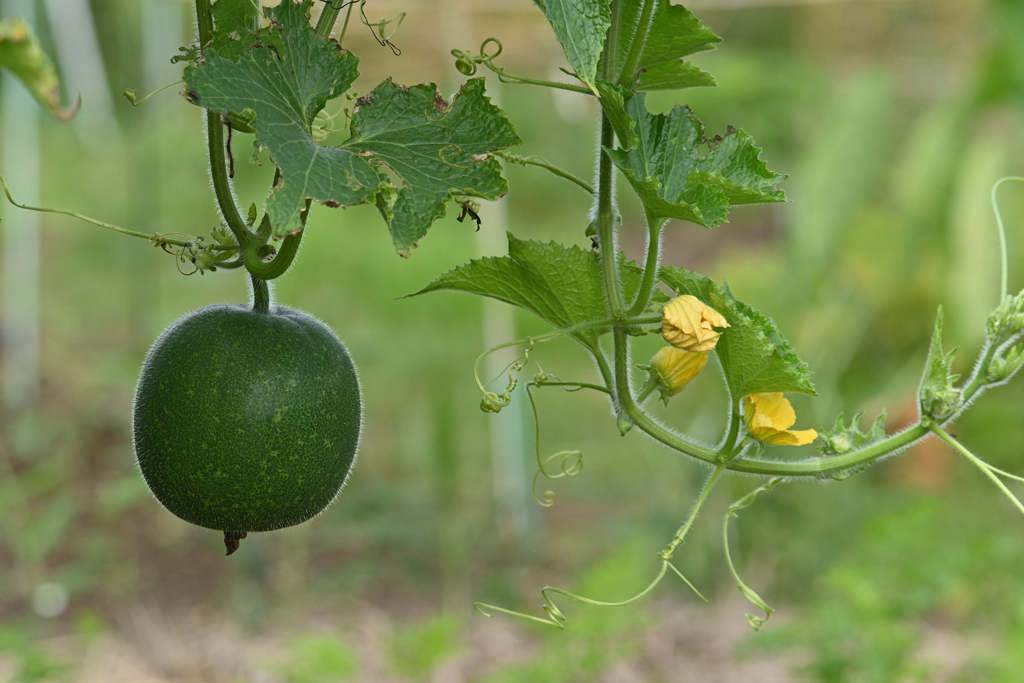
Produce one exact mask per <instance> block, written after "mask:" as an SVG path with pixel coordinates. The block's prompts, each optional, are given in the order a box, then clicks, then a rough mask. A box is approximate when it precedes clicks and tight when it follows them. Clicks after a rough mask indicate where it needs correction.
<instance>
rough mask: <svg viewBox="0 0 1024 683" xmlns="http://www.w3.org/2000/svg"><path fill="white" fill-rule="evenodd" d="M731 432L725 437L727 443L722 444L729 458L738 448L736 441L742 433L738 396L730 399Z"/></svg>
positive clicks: (723, 450) (723, 451)
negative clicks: (734, 449)
mask: <svg viewBox="0 0 1024 683" xmlns="http://www.w3.org/2000/svg"><path fill="white" fill-rule="evenodd" d="M729 410H730V412H729V431H728V433H726V435H725V443H723V444H722V453H724V454H726V455H727V456H728V455H730V454H731V453H732V451H733V448H735V447H736V439H737V437H738V436H739V433H740V399H739V397H738V396H735V397H730V399H729Z"/></svg>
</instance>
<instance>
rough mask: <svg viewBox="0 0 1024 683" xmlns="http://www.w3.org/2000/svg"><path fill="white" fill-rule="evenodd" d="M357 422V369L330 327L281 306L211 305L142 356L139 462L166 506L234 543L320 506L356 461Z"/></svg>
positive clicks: (137, 420)
mask: <svg viewBox="0 0 1024 683" xmlns="http://www.w3.org/2000/svg"><path fill="white" fill-rule="evenodd" d="M361 416H362V406H361V403H360V398H359V380H358V378H357V377H356V369H355V367H354V366H353V364H352V360H351V359H350V358H349V355H348V351H347V350H346V349H345V346H344V345H343V344H342V343H341V341H340V340H339V339H338V337H337V336H336V335H335V334H334V333H333V332H332V331H331V330H330V329H329V328H328V327H327V326H326V325H324V324H323V323H321V322H319V321H318V320H316V319H314V318H312V317H310V316H308V315H306V314H305V313H300V312H299V311H293V310H289V309H287V308H274V309H272V310H271V312H270V313H268V314H262V313H256V312H253V311H252V310H251V309H249V308H246V307H242V306H233V305H218V306H207V307H206V308H202V309H199V310H198V311H194V312H192V313H190V314H188V315H186V316H185V317H183V318H181V319H180V320H178V321H177V322H175V323H174V324H173V325H171V327H170V328H168V329H167V331H166V332H164V333H163V335H161V336H160V338H159V339H158V340H157V341H156V343H155V344H154V345H153V348H152V349H151V350H150V352H149V356H148V357H147V358H146V362H145V364H144V365H143V367H142V375H141V377H140V378H139V385H138V388H137V390H136V392H135V410H134V414H133V418H132V419H133V426H134V439H135V455H136V458H137V459H138V464H139V469H140V470H141V471H142V476H143V477H144V478H145V480H146V483H147V484H148V485H149V488H150V490H151V491H152V492H153V495H155V496H156V498H157V500H159V501H160V502H161V503H162V504H163V505H164V507H166V508H167V509H168V510H170V511H171V512H173V513H174V514H175V515H177V516H178V517H180V518H181V519H183V520H185V521H186V522H191V523H192V524H197V525H199V526H202V527H207V528H210V529H217V530H222V531H224V532H225V538H226V539H227V538H228V535H229V534H230V535H232V536H233V537H234V538H236V539H237V538H242V537H244V534H245V532H249V531H270V530H272V529H280V528H282V527H287V526H292V525H294V524H300V523H302V522H304V521H306V520H307V519H310V518H311V517H314V516H315V515H317V514H319V513H320V512H321V511H322V510H323V509H324V508H326V507H327V506H328V505H329V504H330V503H331V501H333V500H334V498H335V496H337V494H338V492H339V491H340V490H341V488H342V486H344V484H345V480H346V479H347V478H348V474H349V471H350V470H351V469H352V465H353V463H354V462H355V457H356V447H357V446H358V444H359V434H360V430H361V426H362V418H361ZM234 545H235V547H237V540H236V541H235V543H234ZM228 549H229V554H230V551H231V550H232V548H231V545H230V544H229V546H228Z"/></svg>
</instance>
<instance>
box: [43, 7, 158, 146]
mask: <svg viewBox="0 0 1024 683" xmlns="http://www.w3.org/2000/svg"><path fill="white" fill-rule="evenodd" d="M45 3H46V16H47V18H48V19H49V20H50V26H51V30H52V31H53V44H54V45H55V47H56V49H57V58H58V61H59V64H60V72H61V77H62V80H63V82H64V87H65V89H66V91H67V92H68V93H69V94H71V95H72V96H73V95H74V93H78V94H80V95H81V97H82V109H81V111H79V112H78V116H76V117H75V119H74V122H73V123H72V125H73V126H75V132H76V133H77V134H78V139H79V141H80V142H81V143H82V145H84V146H85V147H87V148H89V149H91V150H93V151H96V152H99V151H103V150H105V149H106V148H107V147H109V146H111V145H114V146H117V145H120V144H121V129H120V127H119V126H118V123H117V117H116V116H115V113H114V100H113V98H112V96H111V92H110V84H109V82H108V80H107V71H106V68H105V67H104V65H103V54H102V53H101V52H100V45H99V41H98V40H97V38H96V25H95V22H93V18H92V10H91V9H90V7H89V1H88V0H45ZM161 85H163V84H161ZM71 99H73V97H72V98H68V100H71Z"/></svg>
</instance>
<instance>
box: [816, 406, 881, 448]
mask: <svg viewBox="0 0 1024 683" xmlns="http://www.w3.org/2000/svg"><path fill="white" fill-rule="evenodd" d="M863 416H864V411H863V410H862V411H861V412H859V413H857V414H856V415H854V416H853V417H852V418H851V419H850V424H849V425H847V424H846V421H845V419H844V417H843V414H842V413H840V414H839V417H838V418H836V424H835V426H833V427H832V429H823V430H821V433H820V434H818V437H819V438H820V439H821V441H822V445H821V446H818V450H819V451H821V453H822V454H824V455H842V454H843V453H849V452H850V451H855V450H860V449H862V448H867V447H868V446H871V445H872V444H876V443H879V442H880V441H882V440H883V439H885V420H886V413H885V411H884V410H883V411H882V412H881V414H880V415H879V416H878V417H877V418H875V421H874V423H873V424H872V425H871V429H869V430H868V431H867V432H862V431H861V430H860V427H859V426H858V425H859V423H860V419H861V417H863Z"/></svg>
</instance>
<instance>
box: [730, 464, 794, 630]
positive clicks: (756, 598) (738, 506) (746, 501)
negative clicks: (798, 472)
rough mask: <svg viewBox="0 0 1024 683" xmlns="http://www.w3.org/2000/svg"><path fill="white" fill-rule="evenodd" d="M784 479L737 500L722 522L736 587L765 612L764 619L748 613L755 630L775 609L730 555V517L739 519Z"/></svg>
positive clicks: (774, 481)
mask: <svg viewBox="0 0 1024 683" xmlns="http://www.w3.org/2000/svg"><path fill="white" fill-rule="evenodd" d="M784 481H785V479H783V478H782V477H775V478H773V479H769V480H768V483H767V484H765V485H764V486H760V487H758V488H756V489H754V490H753V491H751V492H750V493H748V494H747V495H745V496H743V497H742V498H740V499H739V500H737V501H736V502H735V503H733V504H732V505H730V506H729V509H728V510H726V513H725V522H724V523H723V524H722V545H723V546H724V547H725V561H726V563H727V564H728V565H729V571H730V572H731V573H732V578H733V579H735V581H736V587H737V588H739V589H740V593H742V594H743V597H745V598H746V599H747V600H749V601H750V602H751V603H753V604H754V605H755V606H756V607H757V608H758V609H760V610H762V611H763V612H764V618H763V619H762V618H761V617H759V616H756V615H753V614H748V615H746V616H747V623H749V624H750V626H751V627H752V628H753V629H754V630H755V631H759V630H761V625H762V624H764V622H766V621H768V619H769V617H771V616H772V612H773V611H774V610H773V609H772V608H771V607H769V606H768V604H767V603H765V601H764V600H763V599H762V598H761V596H760V595H758V594H757V593H755V592H754V590H753V589H752V588H750V587H749V586H747V584H745V583H743V580H742V579H741V578H740V575H739V574H738V573H737V572H736V566H735V565H733V563H732V557H730V555H729V518H730V517H731V518H733V519H739V511H740V510H743V509H744V508H747V507H749V506H750V505H751V503H753V502H754V500H755V499H756V498H757V497H758V496H759V495H761V494H762V493H768V492H769V491H771V490H772V489H774V488H775V487H776V486H777V485H779V484H781V483H782V482H784Z"/></svg>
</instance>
